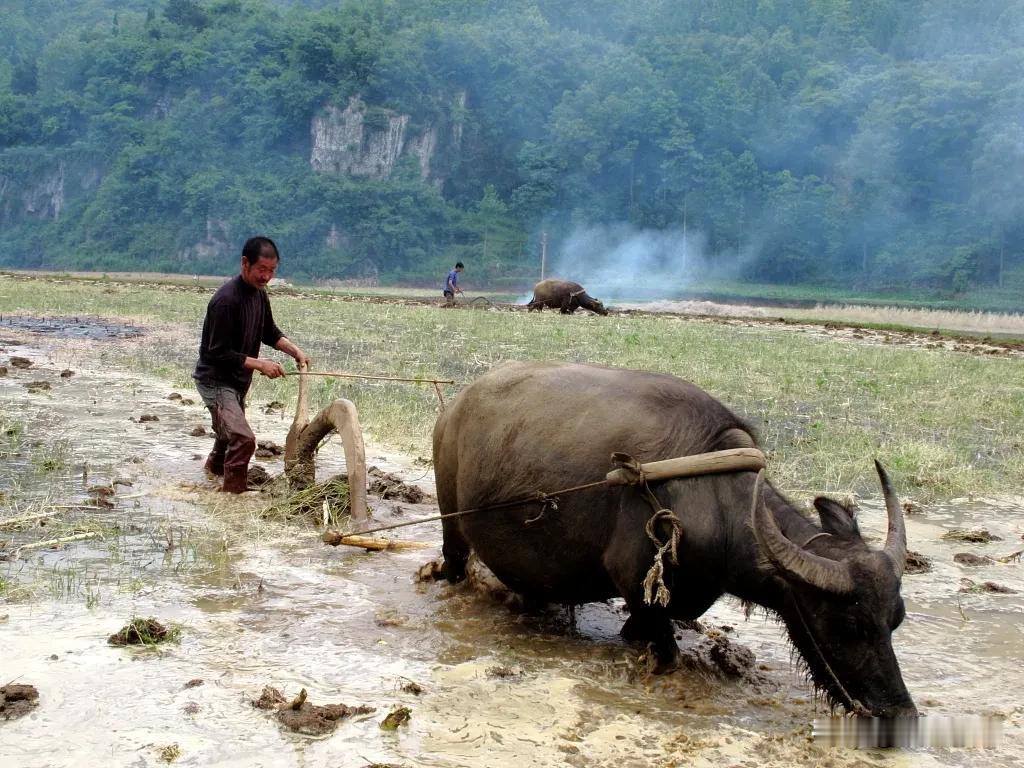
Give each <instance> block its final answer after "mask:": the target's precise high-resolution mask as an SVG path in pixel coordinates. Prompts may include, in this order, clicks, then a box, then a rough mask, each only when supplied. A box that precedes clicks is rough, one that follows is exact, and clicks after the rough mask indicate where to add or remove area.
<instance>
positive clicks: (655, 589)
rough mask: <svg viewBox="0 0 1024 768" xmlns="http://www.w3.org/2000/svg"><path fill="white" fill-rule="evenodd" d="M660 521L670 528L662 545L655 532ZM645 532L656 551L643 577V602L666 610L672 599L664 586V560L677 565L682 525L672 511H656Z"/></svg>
mask: <svg viewBox="0 0 1024 768" xmlns="http://www.w3.org/2000/svg"><path fill="white" fill-rule="evenodd" d="M662 521H664V522H667V523H668V524H669V525H670V526H671V528H672V532H671V533H670V534H669V536H668V540H667V541H665V542H664V543H662V541H661V540H660V539H659V538H658V531H657V526H658V523H659V522H662ZM645 530H646V531H647V538H649V539H650V540H651V541H652V542H653V543H654V546H655V547H657V548H658V551H657V552H656V553H655V555H654V563H653V564H652V565H651V568H650V570H648V571H647V576H645V577H644V602H645V603H647V605H651V604H652V603H657V604H658V605H660V606H661V607H663V608H667V607H668V603H669V600H671V599H672V593H671V592H669V589H668V587H667V586H665V578H664V577H665V558H666V556H667V557H668V562H669V564H670V565H678V564H679V538H680V536H682V533H683V524H682V523H681V522H680V520H679V518H678V517H676V515H675V513H674V512H672V510H670V509H657V510H656V511H655V512H654V514H653V515H651V517H650V519H649V520H648V521H647V525H646V526H645Z"/></svg>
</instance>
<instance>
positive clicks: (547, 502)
mask: <svg viewBox="0 0 1024 768" xmlns="http://www.w3.org/2000/svg"><path fill="white" fill-rule="evenodd" d="M533 500H534V501H536V502H537V503H538V504H540V512H538V513H537V514H536V515H534V516H533V517H530V518H527V519H526V520H524V521H523V524H524V525H533V524H534V523H536V522H537V521H539V520H540V519H541V518H542V517H544V515H545V514H546V513H547V511H548V510H549V509H550V510H551V511H552V512H557V511H558V496H555V495H549V494H546V493H544V491H537V493H535V494H534V497H533Z"/></svg>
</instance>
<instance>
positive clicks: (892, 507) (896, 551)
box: [875, 459, 907, 578]
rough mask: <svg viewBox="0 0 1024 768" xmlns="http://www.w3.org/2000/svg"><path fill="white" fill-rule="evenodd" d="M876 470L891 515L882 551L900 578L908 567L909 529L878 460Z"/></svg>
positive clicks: (887, 509) (887, 477)
mask: <svg viewBox="0 0 1024 768" xmlns="http://www.w3.org/2000/svg"><path fill="white" fill-rule="evenodd" d="M875 469H876V470H877V472H878V479H879V480H880V481H881V483H882V496H884V497H885V509H886V511H887V512H888V513H889V531H888V533H886V535H885V548H884V549H883V550H882V551H883V552H885V554H886V555H888V556H889V559H890V560H891V561H892V567H893V568H895V569H896V577H897V578H900V577H902V576H903V571H904V569H905V568H906V567H907V528H906V526H905V525H904V522H903V508H902V507H901V506H900V500H899V499H898V498H897V497H896V492H895V491H894V490H893V489H892V483H890V482H889V475H888V473H887V472H886V471H885V470H884V469H883V468H882V465H881V464H879V463H878V459H875Z"/></svg>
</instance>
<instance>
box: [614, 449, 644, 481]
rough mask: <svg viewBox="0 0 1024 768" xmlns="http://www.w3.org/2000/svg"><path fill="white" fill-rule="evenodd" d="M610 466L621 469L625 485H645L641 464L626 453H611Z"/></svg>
mask: <svg viewBox="0 0 1024 768" xmlns="http://www.w3.org/2000/svg"><path fill="white" fill-rule="evenodd" d="M612 466H613V467H615V468H616V469H618V470H621V471H622V474H623V476H624V478H625V481H626V485H640V484H641V483H643V484H645V485H646V483H647V477H646V475H644V468H643V465H642V464H641V463H640V462H639V461H637V460H636V459H634V458H633V457H632V456H630V455H629V454H628V453H613V454H612Z"/></svg>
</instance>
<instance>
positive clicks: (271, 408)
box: [263, 400, 285, 416]
mask: <svg viewBox="0 0 1024 768" xmlns="http://www.w3.org/2000/svg"><path fill="white" fill-rule="evenodd" d="M284 409H285V405H284V403H282V402H281V401H280V400H274V401H273V402H270V403H267V404H266V405H265V406H264V407H263V412H264V413H265V414H267V415H268V416H270V415H273V414H275V413H284Z"/></svg>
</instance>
